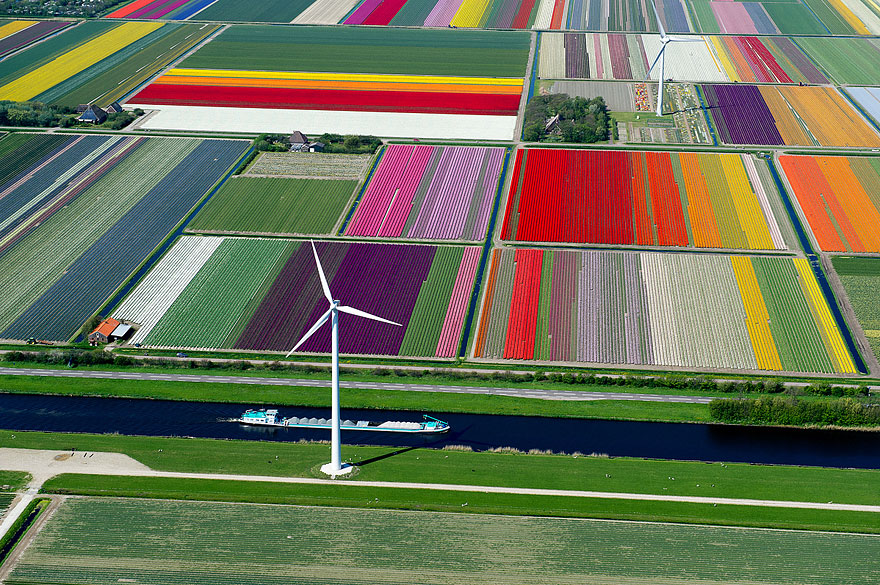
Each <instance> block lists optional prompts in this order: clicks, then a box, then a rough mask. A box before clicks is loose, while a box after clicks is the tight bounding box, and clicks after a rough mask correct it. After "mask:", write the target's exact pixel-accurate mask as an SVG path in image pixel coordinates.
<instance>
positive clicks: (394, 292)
mask: <svg viewBox="0 0 880 585" xmlns="http://www.w3.org/2000/svg"><path fill="white" fill-rule="evenodd" d="M316 245H317V250H318V254H319V256H320V258H321V263H322V265H323V267H324V272H325V274H326V275H327V280H328V282H329V283H330V290H331V291H333V294H334V296H335V297H337V298H339V299H341V300H342V302H343V303H350V304H352V305H353V306H355V307H357V308H359V309H362V310H364V311H367V312H370V313H373V314H376V315H379V316H382V317H385V318H386V319H390V320H392V321H396V322H398V323H401V324H402V325H403V326H402V327H393V326H390V325H386V324H382V323H377V322H374V321H367V320H364V319H358V318H355V317H351V316H348V315H341V316H340V321H341V325H340V326H341V328H342V332H343V333H342V335H341V337H340V351H341V352H342V353H348V354H368V355H406V356H422V357H453V356H455V355H457V352H458V347H459V343H460V340H461V335H462V328H463V326H464V321H465V317H466V316H467V311H468V304H469V301H470V297H471V292H472V290H473V287H474V278H475V275H476V270H477V263H478V261H479V257H480V248H478V247H438V246H424V245H399V244H366V243H342V242H317V243H316ZM367 267H369V271H370V273H369V278H364V270H366V269H367ZM326 310H327V302H326V300H325V299H324V296H323V294H321V290H320V285H319V282H318V274H317V271H316V269H315V259H314V257H313V255H312V248H311V246H310V245H309V244H308V242H303V241H293V240H282V239H256V238H228V237H227V238H217V237H209V238H202V237H198V236H186V237H183V238H180V239H179V240H178V241H177V243H176V244H175V245H174V247H172V248H171V250H170V251H169V252H168V254H166V255H165V257H164V258H163V259H162V260H161V261H160V262H159V263H158V264H157V266H156V267H155V268H154V269H153V271H152V272H151V273H150V274H149V275H148V276H147V277H146V278H145V279H144V280H143V281H142V282H141V283H140V284H139V285H138V286H137V287H136V288H135V289H134V291H133V292H132V293H131V295H129V297H128V298H127V299H126V300H125V301H123V303H122V305H120V307H119V308H118V309H117V310H116V311H114V312H113V315H114V316H115V317H116V318H119V319H125V320H126V321H132V322H135V323H139V324H141V327H140V329H139V330H138V331H137V333H136V334H135V337H134V339H135V340H137V341H138V342H140V343H143V344H145V345H149V346H160V347H187V348H230V349H233V348H234V349H248V350H255V351H285V352H286V351H287V350H289V349H290V348H291V347H293V345H294V344H295V343H296V342H297V341H298V340H299V338H300V337H301V336H302V335H303V334H304V333H305V332H306V331H307V330H308V329H309V327H311V326H312V324H313V323H314V322H315V321H316V320H317V319H318V317H320V316H321V314H322V313H323V312H324V311H326ZM322 331H326V332H329V328H326V329H325V330H322ZM329 350H330V337H329V334H326V335H325V334H322V333H318V334H316V335H315V336H314V337H312V338H311V339H310V340H309V341H308V342H307V343H306V344H305V345H304V346H303V348H302V351H304V352H317V353H327V352H328V351H329Z"/></svg>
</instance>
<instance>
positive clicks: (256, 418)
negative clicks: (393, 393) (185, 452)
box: [232, 408, 449, 433]
mask: <svg viewBox="0 0 880 585" xmlns="http://www.w3.org/2000/svg"><path fill="white" fill-rule="evenodd" d="M422 417H423V418H424V420H423V421H422V422H410V421H386V422H381V423H380V422H374V421H368V420H359V421H351V420H343V421H341V423H340V429H341V430H343V431H382V432H386V433H445V432H446V431H448V430H449V423H447V422H444V421H442V420H440V419H436V418H434V417H433V416H428V415H427V414H424V415H422ZM232 422H237V423H241V424H245V425H255V426H260V427H287V428H295V429H328V430H329V429H330V419H328V418H308V417H296V416H290V417H281V416H279V415H278V410H277V409H274V408H272V409H268V410H265V409H248V410H246V411H245V412H244V413H243V414H242V415H241V417H239V418H235V419H232Z"/></svg>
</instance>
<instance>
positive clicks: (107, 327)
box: [92, 317, 119, 337]
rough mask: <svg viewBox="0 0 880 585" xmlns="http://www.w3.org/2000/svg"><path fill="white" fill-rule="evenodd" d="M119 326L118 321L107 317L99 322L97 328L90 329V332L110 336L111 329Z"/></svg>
mask: <svg viewBox="0 0 880 585" xmlns="http://www.w3.org/2000/svg"><path fill="white" fill-rule="evenodd" d="M117 327H119V321H117V320H116V319H113V318H112V317H109V318H107V319H104V320H103V321H101V324H100V325H98V328H97V329H95V330H94V331H92V333H100V334H101V335H103V336H104V337H110V334H111V333H113V330H114V329H116V328H117Z"/></svg>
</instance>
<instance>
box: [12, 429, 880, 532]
mask: <svg viewBox="0 0 880 585" xmlns="http://www.w3.org/2000/svg"><path fill="white" fill-rule="evenodd" d="M13 435H15V438H12V436H13ZM0 446H2V447H18V448H27V449H58V450H66V451H70V450H72V449H76V450H77V451H83V452H86V451H107V452H119V453H125V454H126V455H129V456H130V457H132V458H134V459H136V460H138V461H140V462H141V463H143V464H144V465H147V466H149V467H150V468H152V469H156V470H161V471H180V472H195V473H232V474H241V475H267V476H287V477H314V476H316V475H318V474H317V472H315V471H314V469H315V468H316V467H317V466H319V465H321V464H322V463H325V462H326V460H327V457H329V452H330V447H329V445H326V444H319V443H277V442H261V441H232V440H230V441H225V440H214V439H182V438H167V437H127V436H124V435H120V436H113V435H89V434H79V433H77V434H64V433H39V432H23V431H16V432H14V433H13V432H10V431H0ZM342 456H343V459H346V460H349V459H350V460H351V461H353V462H354V463H355V464H356V465H358V466H360V471H359V473H358V475H357V476H356V479H358V480H366V481H408V482H425V483H438V484H444V483H446V484H467V485H476V486H480V485H489V486H501V487H523V488H542V489H565V490H591V491H600V492H624V493H642V494H663V495H678V496H707V497H719V498H756V499H767V500H791V501H805V502H827V501H829V500H830V499H832V497H833V500H834V501H835V502H838V503H842V504H867V505H875V506H876V505H880V492H878V490H877V485H878V482H880V471H874V470H856V469H825V468H817V467H791V466H782V465H770V466H765V465H747V464H743V463H726V464H721V463H712V464H709V463H702V462H695V461H658V460H645V459H630V458H608V457H589V456H578V457H574V456H573V455H534V454H521V453H494V452H487V451H482V452H470V451H458V450H441V449H429V448H424V449H398V448H395V447H359V446H353V445H343V448H342ZM276 457H277V459H276ZM65 477H72V476H65ZM673 478H674V479H673ZM209 481H210V480H209ZM99 485H100V487H102V488H103V489H113V487H114V486H113V485H111V482H106V481H104V482H102V483H99ZM832 493H833V496H831V494H832ZM266 495H267V496H269V495H271V494H266ZM567 499H570V498H567ZM710 507H711V506H710ZM540 510H541V507H540V506H539V505H537V504H536V505H535V506H533V507H532V509H531V512H530V513H541V511H540ZM813 513H815V511H813ZM863 516H864V517H865V521H871V522H873V523H874V526H875V527H877V528H880V518H878V517H877V515H874V516H871V515H865V514H863Z"/></svg>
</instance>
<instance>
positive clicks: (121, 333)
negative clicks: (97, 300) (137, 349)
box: [89, 317, 131, 345]
mask: <svg viewBox="0 0 880 585" xmlns="http://www.w3.org/2000/svg"><path fill="white" fill-rule="evenodd" d="M129 331H131V325H124V324H122V323H120V322H119V321H117V320H116V319H113V318H112V317H110V318H107V319H104V320H103V321H101V324H100V325H98V327H97V328H96V329H95V330H94V331H92V332H91V333H89V345H98V344H99V343H109V342H111V341H113V340H115V339H122V338H123V337H125V336H126V335H128V332H129Z"/></svg>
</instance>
